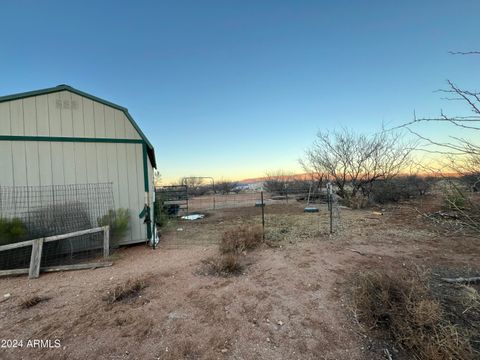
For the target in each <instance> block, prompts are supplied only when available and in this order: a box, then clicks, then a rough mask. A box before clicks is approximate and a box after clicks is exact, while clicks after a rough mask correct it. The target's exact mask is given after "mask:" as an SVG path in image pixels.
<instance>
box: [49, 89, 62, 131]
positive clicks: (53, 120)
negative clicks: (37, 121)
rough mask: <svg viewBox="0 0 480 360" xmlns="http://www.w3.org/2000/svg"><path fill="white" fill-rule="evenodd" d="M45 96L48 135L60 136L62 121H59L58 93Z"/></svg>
mask: <svg viewBox="0 0 480 360" xmlns="http://www.w3.org/2000/svg"><path fill="white" fill-rule="evenodd" d="M47 97H48V124H49V128H50V136H62V122H61V121H60V103H61V99H60V94H59V93H53V94H48V95H47Z"/></svg>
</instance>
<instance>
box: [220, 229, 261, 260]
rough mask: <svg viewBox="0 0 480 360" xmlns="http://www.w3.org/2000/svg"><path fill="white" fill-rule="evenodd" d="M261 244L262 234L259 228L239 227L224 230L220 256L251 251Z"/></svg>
mask: <svg viewBox="0 0 480 360" xmlns="http://www.w3.org/2000/svg"><path fill="white" fill-rule="evenodd" d="M262 242H263V232H262V228H261V227H260V226H247V225H240V226H237V227H234V228H232V229H228V230H226V231H225V232H224V233H223V235H222V240H221V242H220V252H221V253H222V254H229V253H234V254H235V253H237V254H238V253H241V252H243V251H245V250H247V249H253V248H255V247H257V246H258V245H260V244H261V243H262Z"/></svg>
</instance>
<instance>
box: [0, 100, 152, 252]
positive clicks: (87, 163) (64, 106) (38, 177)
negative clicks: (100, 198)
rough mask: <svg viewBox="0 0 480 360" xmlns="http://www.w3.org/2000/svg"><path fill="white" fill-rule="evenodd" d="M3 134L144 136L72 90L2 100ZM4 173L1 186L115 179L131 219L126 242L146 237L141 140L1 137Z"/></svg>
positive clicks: (120, 201)
mask: <svg viewBox="0 0 480 360" xmlns="http://www.w3.org/2000/svg"><path fill="white" fill-rule="evenodd" d="M0 135H20V136H22V135H24V136H63V137H81V138H83V137H89V138H117V139H138V140H140V139H141V137H140V135H139V134H138V133H137V131H136V130H135V129H134V127H133V126H132V125H131V123H130V121H129V120H128V119H127V118H126V116H125V114H124V113H123V112H122V111H119V110H117V109H114V108H111V107H109V106H106V105H104V104H101V103H97V102H94V101H92V100H90V99H88V98H84V97H82V96H79V95H77V94H72V93H70V92H68V91H62V92H59V93H53V94H48V95H40V96H35V97H31V98H26V99H22V100H13V101H9V102H4V103H0ZM148 164H149V174H150V175H151V174H152V169H151V165H150V162H148ZM0 171H1V172H2V176H1V177H0V186H2V185H4V186H7V185H10V186H11V185H18V186H21V185H64V184H84V183H97V182H112V183H113V196H114V201H115V207H116V208H120V207H122V208H127V209H129V211H130V217H131V219H130V224H131V228H130V232H129V234H127V236H126V237H125V239H124V240H123V241H122V243H129V242H137V241H143V240H145V238H146V230H145V225H144V224H143V220H141V219H139V218H138V214H139V213H140V211H141V210H142V208H143V204H144V196H145V194H144V180H143V148H142V144H125V143H91V142H87V143H86V142H44V141H39V142H37V141H0ZM151 186H152V185H151ZM152 189H153V188H152V187H151V189H150V190H152Z"/></svg>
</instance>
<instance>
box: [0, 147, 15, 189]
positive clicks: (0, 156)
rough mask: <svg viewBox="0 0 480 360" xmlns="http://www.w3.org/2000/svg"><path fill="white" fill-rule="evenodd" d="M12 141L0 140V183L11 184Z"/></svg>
mask: <svg viewBox="0 0 480 360" xmlns="http://www.w3.org/2000/svg"><path fill="white" fill-rule="evenodd" d="M12 160H13V159H12V142H11V141H0V169H1V172H2V176H0V185H4V186H12V185H13V164H12Z"/></svg>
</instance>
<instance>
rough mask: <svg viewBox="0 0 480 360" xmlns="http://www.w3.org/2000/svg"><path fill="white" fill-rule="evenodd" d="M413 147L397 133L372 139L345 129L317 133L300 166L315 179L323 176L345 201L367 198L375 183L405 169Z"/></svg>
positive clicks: (384, 132)
mask: <svg viewBox="0 0 480 360" xmlns="http://www.w3.org/2000/svg"><path fill="white" fill-rule="evenodd" d="M413 145H414V144H413V143H407V142H405V141H404V139H403V138H402V136H401V134H400V133H394V132H387V131H381V132H379V133H376V134H373V135H363V134H357V133H354V132H353V131H351V130H347V129H342V130H338V131H333V132H331V133H330V132H319V133H318V134H317V139H316V141H315V142H314V143H313V145H312V147H311V148H310V149H308V150H307V151H306V154H305V158H304V159H303V160H301V164H302V165H303V167H304V168H305V170H306V171H309V172H312V173H316V174H318V175H317V176H318V177H321V176H323V174H326V175H327V176H328V178H329V179H330V180H331V181H333V182H334V183H335V185H336V186H337V188H338V194H339V195H340V196H341V197H343V198H345V199H349V198H352V197H355V196H356V195H357V194H362V195H363V196H366V197H368V196H369V194H370V192H371V189H372V185H373V183H374V182H375V181H376V180H388V179H391V178H393V177H395V176H396V175H398V174H399V173H400V172H401V171H402V170H403V169H405V168H406V167H407V165H408V164H409V162H410V160H411V159H410V153H411V151H412V150H413V148H414V146H413Z"/></svg>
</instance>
